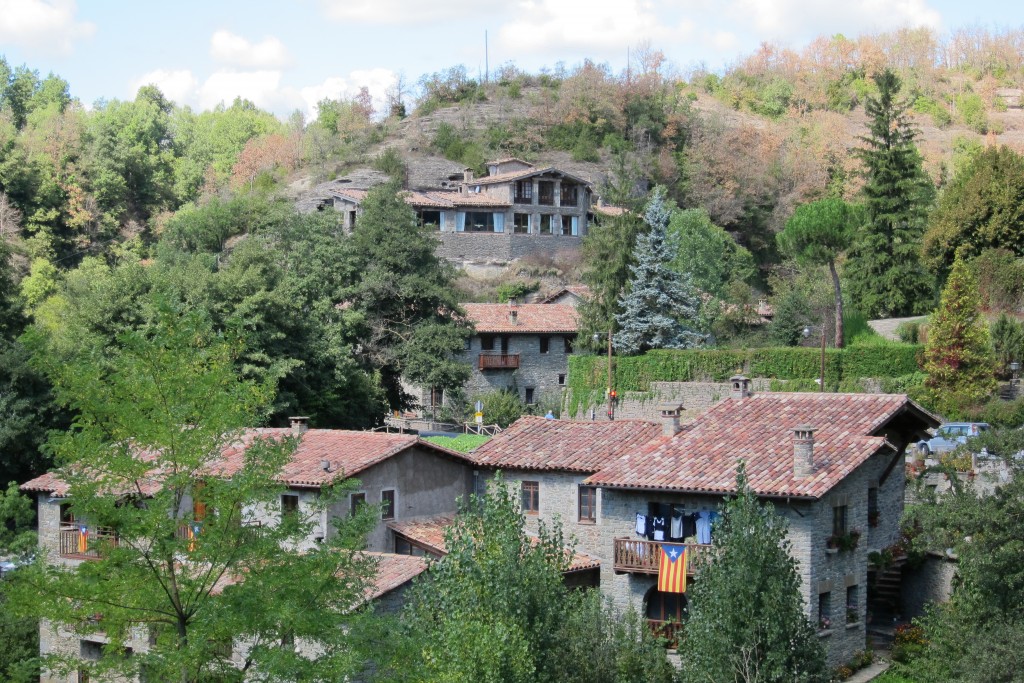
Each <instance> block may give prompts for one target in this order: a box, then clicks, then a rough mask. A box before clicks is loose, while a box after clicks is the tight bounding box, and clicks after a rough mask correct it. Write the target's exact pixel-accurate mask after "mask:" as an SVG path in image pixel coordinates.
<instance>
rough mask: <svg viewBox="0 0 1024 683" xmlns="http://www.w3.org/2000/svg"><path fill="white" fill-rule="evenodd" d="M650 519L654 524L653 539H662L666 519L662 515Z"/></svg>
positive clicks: (665, 527)
mask: <svg viewBox="0 0 1024 683" xmlns="http://www.w3.org/2000/svg"><path fill="white" fill-rule="evenodd" d="M652 521H653V524H654V540H655V541H664V540H665V531H666V530H667V527H668V520H666V519H665V518H664V517H661V516H658V517H654V518H653V520H652Z"/></svg>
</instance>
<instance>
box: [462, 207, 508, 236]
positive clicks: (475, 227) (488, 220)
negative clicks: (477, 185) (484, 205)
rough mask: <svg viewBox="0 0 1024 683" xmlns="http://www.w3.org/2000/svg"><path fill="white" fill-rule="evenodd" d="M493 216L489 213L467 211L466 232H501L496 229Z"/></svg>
mask: <svg viewBox="0 0 1024 683" xmlns="http://www.w3.org/2000/svg"><path fill="white" fill-rule="evenodd" d="M494 216H495V214H494V213H492V212H490V211H467V212H466V232H501V231H500V230H497V229H496V227H497V226H496V223H497V221H495V219H494Z"/></svg>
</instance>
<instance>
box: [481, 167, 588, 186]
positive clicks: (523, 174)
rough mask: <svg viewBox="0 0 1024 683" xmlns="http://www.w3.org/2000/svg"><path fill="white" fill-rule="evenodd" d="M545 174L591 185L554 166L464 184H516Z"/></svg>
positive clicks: (500, 174)
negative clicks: (517, 181)
mask: <svg viewBox="0 0 1024 683" xmlns="http://www.w3.org/2000/svg"><path fill="white" fill-rule="evenodd" d="M545 173H554V174H556V175H559V176H562V177H564V178H571V179H572V180H575V181H576V182H578V183H580V184H581V185H589V184H590V183H589V182H587V181H586V180H584V179H583V178H580V177H579V176H575V175H573V174H571V173H567V172H565V171H562V170H559V169H557V168H555V167H554V166H544V167H542V168H538V167H536V166H534V167H531V168H524V169H520V170H518V171H508V172H506V173H496V174H494V175H485V176H482V177H480V178H473V180H470V181H468V182H465V183H464V184H465V185H466V186H473V185H494V184H495V183H510V182H514V181H516V180H522V179H524V178H530V177H533V176H535V175H544V174H545Z"/></svg>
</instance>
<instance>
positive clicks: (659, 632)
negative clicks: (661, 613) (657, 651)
mask: <svg viewBox="0 0 1024 683" xmlns="http://www.w3.org/2000/svg"><path fill="white" fill-rule="evenodd" d="M647 628H649V629H650V630H651V633H652V634H653V635H654V636H655V637H656V638H664V639H665V645H666V647H668V648H670V649H673V650H674V649H675V648H676V647H678V646H679V639H680V638H682V636H683V622H681V621H661V620H660V619H648V620H647Z"/></svg>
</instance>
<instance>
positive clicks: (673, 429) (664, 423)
mask: <svg viewBox="0 0 1024 683" xmlns="http://www.w3.org/2000/svg"><path fill="white" fill-rule="evenodd" d="M682 409H683V407H682V406H681V405H679V404H677V403H664V404H662V406H661V434H662V436H666V437H672V436H675V435H676V434H678V433H679V413H680V412H681V411H682Z"/></svg>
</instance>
